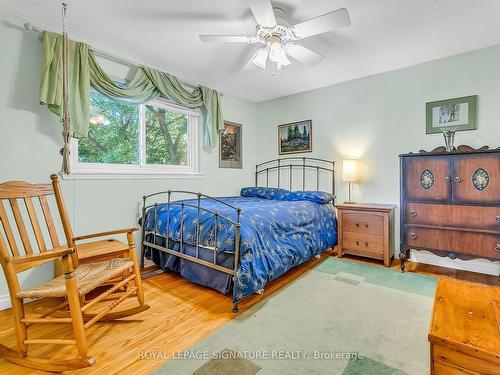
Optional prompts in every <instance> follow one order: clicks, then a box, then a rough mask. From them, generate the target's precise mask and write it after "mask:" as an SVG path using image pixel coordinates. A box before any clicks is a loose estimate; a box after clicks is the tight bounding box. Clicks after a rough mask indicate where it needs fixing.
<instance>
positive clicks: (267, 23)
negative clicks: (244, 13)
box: [248, 0, 276, 27]
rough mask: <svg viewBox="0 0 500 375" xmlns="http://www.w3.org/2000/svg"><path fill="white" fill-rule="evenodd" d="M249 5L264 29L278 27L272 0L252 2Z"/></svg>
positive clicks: (252, 0) (253, 0)
mask: <svg viewBox="0 0 500 375" xmlns="http://www.w3.org/2000/svg"><path fill="white" fill-rule="evenodd" d="M248 5H249V6H250V10H251V11H252V13H253V16H254V17H255V20H256V21H257V23H258V24H259V25H261V26H264V27H274V26H276V17H274V11H273V6H272V5H271V1H270V0H250V1H249V2H248Z"/></svg>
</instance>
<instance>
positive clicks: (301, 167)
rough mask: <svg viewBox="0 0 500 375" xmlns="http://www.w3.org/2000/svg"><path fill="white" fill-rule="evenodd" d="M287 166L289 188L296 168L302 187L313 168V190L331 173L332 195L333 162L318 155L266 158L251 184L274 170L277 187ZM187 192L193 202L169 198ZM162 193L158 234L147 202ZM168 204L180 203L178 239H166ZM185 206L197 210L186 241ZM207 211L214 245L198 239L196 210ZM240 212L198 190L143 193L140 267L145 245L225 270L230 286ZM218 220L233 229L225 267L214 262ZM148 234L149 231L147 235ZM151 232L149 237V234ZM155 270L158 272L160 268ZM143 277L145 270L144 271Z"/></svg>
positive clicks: (236, 260) (155, 209) (236, 259)
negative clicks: (163, 219)
mask: <svg viewBox="0 0 500 375" xmlns="http://www.w3.org/2000/svg"><path fill="white" fill-rule="evenodd" d="M284 170H287V171H288V173H289V176H288V180H289V184H288V187H289V189H290V190H292V189H293V174H294V172H296V171H297V170H298V171H299V172H301V175H302V179H301V180H302V190H305V189H306V186H307V184H306V178H307V173H306V171H307V170H313V171H315V177H316V190H319V185H320V172H321V171H323V172H328V173H331V184H332V189H331V192H332V194H333V195H334V196H335V162H334V161H330V160H324V159H318V158H308V157H286V158H280V159H274V160H270V161H266V162H264V163H261V164H257V165H256V167H255V186H256V187H257V186H258V184H259V178H260V177H261V176H262V175H265V176H266V187H269V177H270V175H271V177H272V176H273V175H274V173H275V174H276V179H277V188H281V187H282V186H281V180H282V171H284ZM178 194H179V195H180V194H182V195H188V196H191V197H193V198H195V199H196V204H190V203H186V202H185V201H184V200H172V196H173V195H178ZM161 196H164V197H166V203H165V202H164V203H162V204H166V205H167V210H168V216H167V223H166V233H165V234H160V233H158V231H157V215H158V203H157V202H155V203H150V202H151V199H152V198H154V197H156V198H158V197H161ZM202 199H206V200H211V201H216V202H218V203H220V204H223V205H224V206H226V207H229V208H231V209H233V210H234V212H235V216H236V220H233V219H231V218H229V217H227V216H224V215H221V214H220V213H219V212H216V211H213V210H209V209H206V208H204V207H202V206H201V200H202ZM171 206H180V207H181V214H180V220H181V223H180V231H181V233H180V240H179V241H173V240H172V239H170V207H171ZM186 207H188V208H193V209H196V210H197V224H196V225H197V227H196V234H195V236H193V238H194V241H192V242H191V243H189V242H186V240H185V239H184V209H185V208H186ZM150 209H152V210H153V214H154V228H153V230H149V231H146V230H145V226H144V223H145V221H146V216H147V213H148V210H150ZM202 211H203V212H207V213H209V214H210V215H213V216H214V218H215V224H214V228H213V231H214V234H213V238H214V246H207V245H203V244H202V243H200V220H199V219H200V213H201V212H202ZM240 216H241V208H239V207H236V206H233V205H230V204H228V203H226V202H224V201H222V200H220V199H218V198H215V197H211V196H209V195H206V194H202V193H196V192H192V191H185V190H166V191H160V192H156V193H152V194H149V195H145V196H143V198H142V221H141V270H144V258H145V248H146V247H149V248H151V249H155V250H158V251H161V252H164V253H167V254H170V255H173V256H175V257H178V258H182V259H185V260H188V261H190V262H193V263H196V264H200V265H202V266H205V267H208V268H211V269H214V270H217V271H220V272H223V273H225V274H228V275H231V276H232V278H231V283H232V286H234V276H235V275H236V272H237V270H238V266H239V260H240V232H241V224H240ZM220 221H226V222H228V223H230V224H232V225H233V226H234V228H235V229H234V230H235V237H234V238H235V241H234V251H232V252H229V251H226V254H229V255H231V254H232V255H233V256H234V262H233V266H232V267H225V266H223V265H221V264H217V251H218V246H217V235H218V226H219V222H220ZM148 235H150V236H149V237H148ZM151 236H152V238H151ZM158 239H161V240H164V244H158V242H159V241H158ZM172 242H176V243H178V244H179V251H177V250H174V249H173V247H174V246H170V244H171V243H172ZM186 245H189V246H192V247H194V248H195V255H194V256H193V255H190V254H187V253H186V252H185V251H184V250H185V246H186ZM200 249H205V250H208V251H210V252H212V254H213V259H212V262H209V261H207V260H204V259H201V258H200ZM159 272H162V271H161V270H160V271H159ZM145 276H146V277H147V276H148V274H146V275H145ZM233 312H238V303H237V302H236V303H233Z"/></svg>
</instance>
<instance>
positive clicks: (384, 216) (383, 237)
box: [336, 203, 396, 267]
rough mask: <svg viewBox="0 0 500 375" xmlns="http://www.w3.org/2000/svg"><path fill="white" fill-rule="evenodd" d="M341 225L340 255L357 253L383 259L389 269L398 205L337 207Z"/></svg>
mask: <svg viewBox="0 0 500 375" xmlns="http://www.w3.org/2000/svg"><path fill="white" fill-rule="evenodd" d="M336 207H337V213H338V222H339V236H338V239H339V241H338V256H339V258H341V257H342V255H344V254H353V255H359V256H364V257H368V258H374V259H381V260H383V261H384V264H385V265H386V266H387V267H389V266H390V265H391V259H392V257H393V256H394V237H393V231H392V223H393V212H394V208H395V207H396V206H395V205H391V204H375V203H352V204H340V205H336Z"/></svg>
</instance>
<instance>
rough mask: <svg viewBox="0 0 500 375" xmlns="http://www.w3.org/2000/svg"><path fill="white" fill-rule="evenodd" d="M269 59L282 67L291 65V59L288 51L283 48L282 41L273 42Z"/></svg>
mask: <svg viewBox="0 0 500 375" xmlns="http://www.w3.org/2000/svg"><path fill="white" fill-rule="evenodd" d="M269 60H271V61H272V62H275V63H276V64H278V65H279V66H280V67H284V66H287V65H290V60H288V57H287V56H286V52H285V50H284V49H283V47H282V45H281V43H272V44H271V47H270V52H269Z"/></svg>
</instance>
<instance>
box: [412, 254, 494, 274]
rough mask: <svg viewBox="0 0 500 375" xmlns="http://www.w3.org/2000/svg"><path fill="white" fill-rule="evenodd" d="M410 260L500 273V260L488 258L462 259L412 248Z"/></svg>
mask: <svg viewBox="0 0 500 375" xmlns="http://www.w3.org/2000/svg"><path fill="white" fill-rule="evenodd" d="M410 261H413V262H418V263H425V264H431V265H433V266H441V267H448V268H455V269H459V270H464V271H470V272H477V273H484V274H487V275H493V276H498V275H500V262H492V261H489V260H486V259H473V260H461V259H450V258H447V257H440V256H437V255H434V254H432V253H430V252H428V251H425V250H420V251H415V250H411V252H410Z"/></svg>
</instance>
